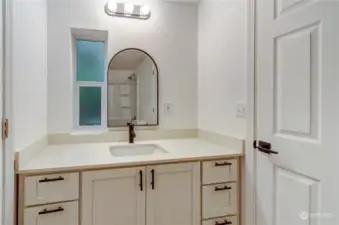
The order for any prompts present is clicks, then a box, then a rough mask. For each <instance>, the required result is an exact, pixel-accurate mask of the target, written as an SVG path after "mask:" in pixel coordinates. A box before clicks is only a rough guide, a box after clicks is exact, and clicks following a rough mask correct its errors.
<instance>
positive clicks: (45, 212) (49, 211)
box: [39, 207, 64, 215]
mask: <svg viewBox="0 0 339 225" xmlns="http://www.w3.org/2000/svg"><path fill="white" fill-rule="evenodd" d="M62 211H64V209H63V208H62V207H59V208H57V209H52V210H47V209H44V210H43V211H41V212H39V215H44V214H49V213H56V212H62Z"/></svg>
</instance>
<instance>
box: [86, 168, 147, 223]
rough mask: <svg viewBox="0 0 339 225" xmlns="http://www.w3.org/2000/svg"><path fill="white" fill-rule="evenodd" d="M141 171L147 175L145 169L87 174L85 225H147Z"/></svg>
mask: <svg viewBox="0 0 339 225" xmlns="http://www.w3.org/2000/svg"><path fill="white" fill-rule="evenodd" d="M140 171H142V172H143V174H145V173H144V172H145V168H144V167H140V168H127V169H112V170H102V171H91V172H83V178H82V202H81V205H82V209H81V210H82V211H81V212H82V220H81V221H82V225H110V224H123V225H145V213H146V212H145V210H146V209H145V204H146V203H145V187H143V190H141V187H140V184H141V182H140ZM142 178H143V182H142V183H143V184H145V182H144V181H145V176H142Z"/></svg>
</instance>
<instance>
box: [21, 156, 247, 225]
mask: <svg viewBox="0 0 339 225" xmlns="http://www.w3.org/2000/svg"><path fill="white" fill-rule="evenodd" d="M133 165H134V166H132V167H123V168H107V169H100V170H86V169H82V170H78V171H69V172H62V173H58V172H57V171H55V172H52V173H45V174H44V173H42V174H36V173H35V174H20V175H19V176H18V184H19V187H18V192H17V194H18V210H17V223H16V224H15V225H107V224H122V225H241V221H240V204H239V200H240V193H241V192H240V190H241V183H240V157H229V158H227V157H226V158H218V159H215V158H213V159H211V160H204V159H202V160H201V159H200V160H196V161H189V162H187V161H186V162H182V161H179V162H173V163H168V164H167V163H165V164H156V162H154V163H153V164H152V163H150V164H148V165H142V166H139V165H140V164H139V165H138V164H137V163H136V164H133Z"/></svg>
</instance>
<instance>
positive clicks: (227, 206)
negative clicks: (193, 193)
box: [202, 183, 238, 219]
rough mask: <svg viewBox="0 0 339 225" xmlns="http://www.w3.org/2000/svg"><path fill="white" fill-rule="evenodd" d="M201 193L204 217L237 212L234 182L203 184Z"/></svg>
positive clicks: (236, 195)
mask: <svg viewBox="0 0 339 225" xmlns="http://www.w3.org/2000/svg"><path fill="white" fill-rule="evenodd" d="M202 195H203V196H202V197H203V208H202V214H203V218H204V219H208V218H214V217H220V216H226V215H230V214H237V211H238V210H237V209H238V204H237V201H238V190H237V184H236V183H226V184H218V185H208V186H204V187H203V188H202Z"/></svg>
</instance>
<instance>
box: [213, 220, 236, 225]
mask: <svg viewBox="0 0 339 225" xmlns="http://www.w3.org/2000/svg"><path fill="white" fill-rule="evenodd" d="M228 224H232V222H231V221H227V220H225V222H222V223H218V221H215V225H228Z"/></svg>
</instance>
